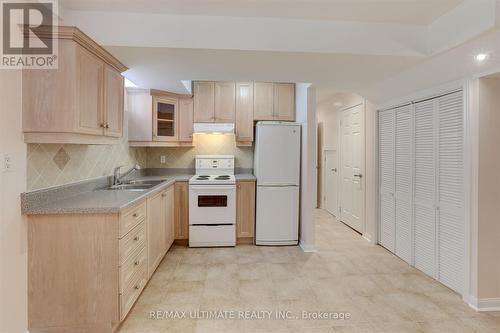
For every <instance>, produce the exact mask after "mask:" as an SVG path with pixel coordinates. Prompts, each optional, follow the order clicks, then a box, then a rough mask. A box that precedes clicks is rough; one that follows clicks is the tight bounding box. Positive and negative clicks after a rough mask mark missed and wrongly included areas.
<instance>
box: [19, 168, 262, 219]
mask: <svg viewBox="0 0 500 333" xmlns="http://www.w3.org/2000/svg"><path fill="white" fill-rule="evenodd" d="M192 176H193V174H192V173H173V174H172V173H170V174H157V175H156V174H150V175H136V176H134V177H131V178H133V179H140V180H164V182H163V183H161V184H158V185H157V186H155V187H152V188H151V189H149V190H147V191H140V192H139V191H137V192H135V191H119V190H117V191H113V190H105V189H104V188H105V187H106V186H107V184H109V178H108V177H101V178H98V179H94V180H88V181H82V182H79V183H74V184H69V185H62V186H57V187H53V188H48V189H43V190H37V191H33V192H27V193H23V194H22V195H21V208H22V213H23V214H26V215H44V214H45V215H47V214H118V213H120V212H121V211H123V210H125V209H127V208H129V207H131V206H133V205H135V204H137V203H139V202H141V201H142V200H145V199H146V198H147V197H149V196H151V195H155V194H156V193H159V192H161V191H163V190H164V189H166V188H168V187H169V186H171V185H172V184H174V183H175V182H181V181H188V180H189V178H190V177H192ZM235 176H236V180H256V178H255V176H254V175H253V174H251V173H239V174H236V175H235Z"/></svg>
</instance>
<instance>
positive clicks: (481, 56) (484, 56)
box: [474, 53, 488, 62]
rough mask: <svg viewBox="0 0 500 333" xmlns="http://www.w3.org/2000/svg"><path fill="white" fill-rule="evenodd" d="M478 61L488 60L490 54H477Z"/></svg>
mask: <svg viewBox="0 0 500 333" xmlns="http://www.w3.org/2000/svg"><path fill="white" fill-rule="evenodd" d="M474 58H475V59H476V61H478V62H483V61H485V60H486V58H488V55H487V54H486V53H479V54H477V55H476V56H475V57H474Z"/></svg>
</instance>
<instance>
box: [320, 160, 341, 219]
mask: <svg viewBox="0 0 500 333" xmlns="http://www.w3.org/2000/svg"><path fill="white" fill-rule="evenodd" d="M324 155H325V162H324V168H325V169H324V175H325V181H324V183H323V188H324V192H325V201H324V205H325V209H326V210H327V211H328V212H329V213H330V214H332V215H334V216H338V207H339V203H338V192H339V187H338V156H337V151H336V150H325V151H324Z"/></svg>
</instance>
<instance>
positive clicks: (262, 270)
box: [120, 210, 500, 333]
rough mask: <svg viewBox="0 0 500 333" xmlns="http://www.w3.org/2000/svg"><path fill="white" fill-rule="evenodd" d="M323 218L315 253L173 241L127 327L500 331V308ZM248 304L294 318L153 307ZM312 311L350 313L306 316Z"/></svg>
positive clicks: (137, 331) (156, 332) (126, 330)
mask: <svg viewBox="0 0 500 333" xmlns="http://www.w3.org/2000/svg"><path fill="white" fill-rule="evenodd" d="M315 218H316V221H317V224H316V241H317V246H318V252H317V253H313V254H311V253H303V252H302V251H301V250H300V248H298V247H257V246H238V247H236V248H212V249H189V248H185V247H173V248H172V249H171V250H170V251H169V252H168V254H167V255H166V256H165V259H164V260H163V262H162V263H161V265H160V266H159V267H158V270H157V271H156V273H155V274H154V275H153V277H152V279H151V281H150V283H149V284H148V286H147V287H146V289H145V290H144V292H143V294H142V295H141V297H140V298H139V300H138V301H137V303H136V305H135V306H134V308H133V309H132V311H131V313H130V314H129V316H128V318H127V319H126V321H125V322H124V324H123V326H122V328H121V330H120V332H121V333H132V332H134V333H161V332H186V333H189V332H201V333H205V332H207V333H208V332H223V333H230V332H238V333H245V332H277V333H280V332H283V333H285V332H286V333H295V332H317V333H319V332H321V333H323V332H359V333H361V332H363V333H365V332H394V333H403V332H433V333H434V332H439V333H446V332H453V333H461V332H464V333H469V332H481V333H487V332H500V314H499V313H489V314H478V313H476V312H474V311H473V310H472V309H470V308H469V307H468V306H467V305H466V304H465V303H463V302H462V300H461V299H460V297H459V296H458V295H456V294H455V293H453V292H452V291H450V290H449V289H447V288H446V287H444V286H443V285H441V284H440V283H438V282H436V281H434V280H432V279H430V278H428V277H426V276H425V275H424V274H422V273H420V272H419V271H417V270H415V269H413V268H411V267H409V266H408V265H407V264H406V263H404V262H403V261H401V260H400V259H398V258H397V257H395V256H394V255H392V254H391V253H389V252H388V251H386V250H385V249H383V248H381V247H378V246H373V245H371V244H370V243H368V242H366V241H365V240H364V239H362V238H361V236H360V235H358V234H357V233H355V232H354V231H352V230H351V229H349V228H348V227H346V226H345V225H344V224H342V223H340V222H337V221H336V220H335V219H334V218H333V217H331V216H330V215H329V214H327V213H326V212H324V211H321V210H317V211H316V212H315ZM246 310H248V311H262V310H268V311H273V312H272V315H273V316H274V315H275V314H276V312H274V311H289V312H288V314H289V315H291V319H286V320H283V319H272V320H248V319H238V318H236V319H231V318H227V319H219V320H208V319H198V320H195V319H192V320H191V319H150V312H151V311H179V313H180V312H181V311H186V312H185V313H186V315H187V316H188V317H189V316H190V314H195V313H200V314H201V313H203V312H201V311H234V312H232V313H233V315H234V316H236V317H238V316H239V314H240V313H241V312H238V311H246ZM303 311H307V312H309V313H315V312H316V311H323V312H328V313H348V314H349V315H350V318H349V319H344V320H340V319H301V315H302V312H303ZM226 313H229V312H226ZM296 316H298V317H299V319H295V317H296Z"/></svg>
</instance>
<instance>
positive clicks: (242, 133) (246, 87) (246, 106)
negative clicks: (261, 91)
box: [236, 82, 254, 142]
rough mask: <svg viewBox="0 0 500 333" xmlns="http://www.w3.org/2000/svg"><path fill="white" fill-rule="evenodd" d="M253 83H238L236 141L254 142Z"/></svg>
mask: <svg viewBox="0 0 500 333" xmlns="http://www.w3.org/2000/svg"><path fill="white" fill-rule="evenodd" d="M253 101H254V100H253V82H237V83H236V141H237V142H252V141H253V110H254V104H253Z"/></svg>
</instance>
